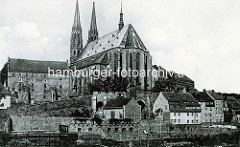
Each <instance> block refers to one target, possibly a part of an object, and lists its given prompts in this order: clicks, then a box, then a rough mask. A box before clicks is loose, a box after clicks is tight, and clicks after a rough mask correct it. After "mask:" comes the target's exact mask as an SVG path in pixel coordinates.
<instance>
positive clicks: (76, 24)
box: [73, 0, 81, 27]
mask: <svg viewBox="0 0 240 147" xmlns="http://www.w3.org/2000/svg"><path fill="white" fill-rule="evenodd" d="M79 26H80V27H81V23H80V13H79V5H78V0H77V2H76V10H75V16H74V23H73V27H79Z"/></svg>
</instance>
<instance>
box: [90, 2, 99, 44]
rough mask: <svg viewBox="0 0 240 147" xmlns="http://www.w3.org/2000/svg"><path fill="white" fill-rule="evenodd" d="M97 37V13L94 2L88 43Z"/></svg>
mask: <svg viewBox="0 0 240 147" xmlns="http://www.w3.org/2000/svg"><path fill="white" fill-rule="evenodd" d="M97 39H98V30H97V20H96V13H95V3H94V2H93V9H92V18H91V24H90V30H89V32H88V43H89V42H92V41H94V40H97Z"/></svg>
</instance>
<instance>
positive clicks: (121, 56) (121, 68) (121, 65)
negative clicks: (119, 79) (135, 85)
mask: <svg viewBox="0 0 240 147" xmlns="http://www.w3.org/2000/svg"><path fill="white" fill-rule="evenodd" d="M120 68H121V70H122V53H120Z"/></svg>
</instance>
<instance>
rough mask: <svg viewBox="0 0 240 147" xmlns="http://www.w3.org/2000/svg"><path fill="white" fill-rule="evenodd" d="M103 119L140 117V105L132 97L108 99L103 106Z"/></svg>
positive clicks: (138, 118)
mask: <svg viewBox="0 0 240 147" xmlns="http://www.w3.org/2000/svg"><path fill="white" fill-rule="evenodd" d="M103 118H104V119H137V120H140V119H141V106H140V105H139V104H138V103H137V101H136V100H135V99H134V98H122V99H120V98H118V99H111V100H109V101H108V102H107V103H106V105H105V106H104V107H103Z"/></svg>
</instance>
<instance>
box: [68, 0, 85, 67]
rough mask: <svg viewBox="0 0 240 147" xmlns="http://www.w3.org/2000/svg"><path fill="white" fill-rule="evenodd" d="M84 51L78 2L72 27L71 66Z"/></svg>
mask: <svg viewBox="0 0 240 147" xmlns="http://www.w3.org/2000/svg"><path fill="white" fill-rule="evenodd" d="M82 51H83V39H82V27H81V22H80V13H79V5H78V0H77V2H76V10H75V16H74V23H73V26H72V33H71V40H70V64H72V63H73V62H74V61H75V60H76V59H78V58H79V56H80V54H81V53H82Z"/></svg>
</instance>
